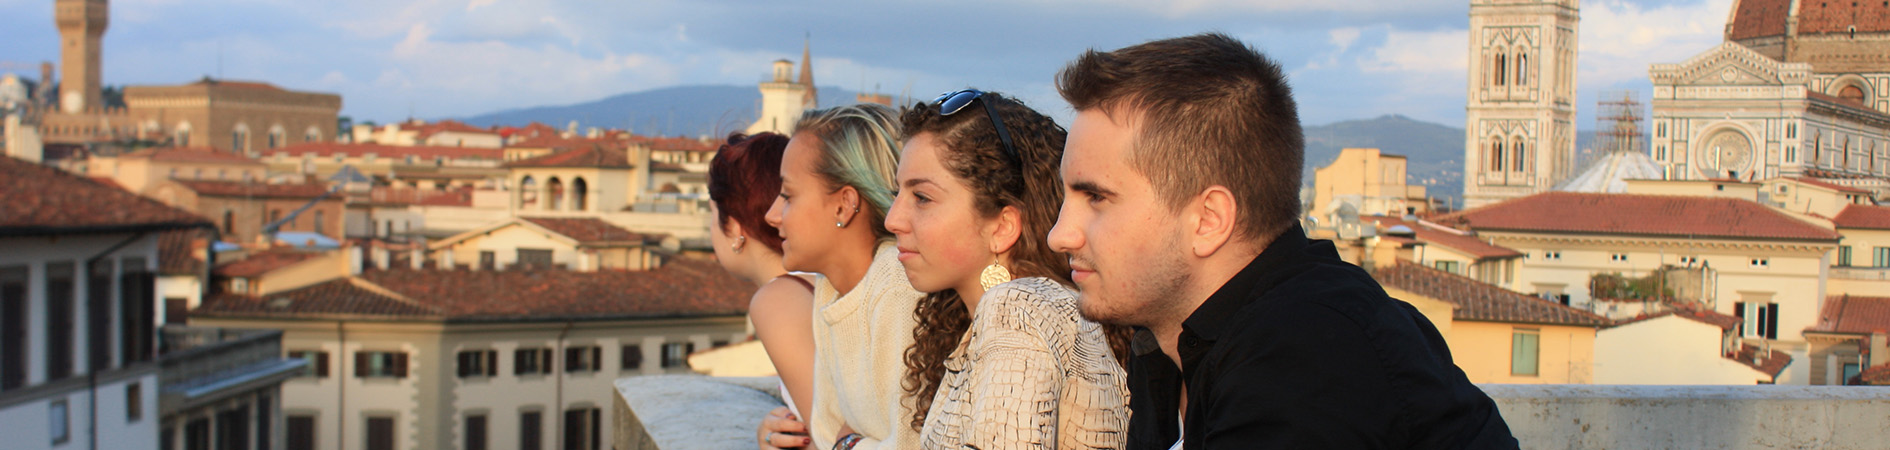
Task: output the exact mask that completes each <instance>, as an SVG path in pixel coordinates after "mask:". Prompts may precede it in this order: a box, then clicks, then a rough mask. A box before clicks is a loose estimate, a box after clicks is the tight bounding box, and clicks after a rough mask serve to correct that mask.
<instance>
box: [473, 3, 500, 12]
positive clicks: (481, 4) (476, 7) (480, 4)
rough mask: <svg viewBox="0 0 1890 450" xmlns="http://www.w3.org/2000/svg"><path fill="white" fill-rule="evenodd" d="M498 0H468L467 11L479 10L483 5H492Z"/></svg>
mask: <svg viewBox="0 0 1890 450" xmlns="http://www.w3.org/2000/svg"><path fill="white" fill-rule="evenodd" d="M498 1H499V0H472V1H469V2H466V12H473V11H474V10H478V9H479V7H481V6H491V5H492V4H493V3H496V2H498Z"/></svg>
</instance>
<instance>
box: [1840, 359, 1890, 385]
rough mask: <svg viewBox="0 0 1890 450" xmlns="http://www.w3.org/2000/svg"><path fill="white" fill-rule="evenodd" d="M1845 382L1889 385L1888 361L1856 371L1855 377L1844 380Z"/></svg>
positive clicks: (1889, 369)
mask: <svg viewBox="0 0 1890 450" xmlns="http://www.w3.org/2000/svg"><path fill="white" fill-rule="evenodd" d="M1845 383H1846V384H1862V385H1870V386H1890V363H1883V364H1878V365H1875V366H1871V367H1870V368H1868V369H1864V370H1863V371H1862V372H1858V373H1857V378H1852V379H1850V380H1845Z"/></svg>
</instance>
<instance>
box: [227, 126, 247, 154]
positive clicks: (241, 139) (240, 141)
mask: <svg viewBox="0 0 1890 450" xmlns="http://www.w3.org/2000/svg"><path fill="white" fill-rule="evenodd" d="M230 149H231V150H235V151H239V152H240V151H244V150H249V130H242V129H239V130H236V131H232V132H230Z"/></svg>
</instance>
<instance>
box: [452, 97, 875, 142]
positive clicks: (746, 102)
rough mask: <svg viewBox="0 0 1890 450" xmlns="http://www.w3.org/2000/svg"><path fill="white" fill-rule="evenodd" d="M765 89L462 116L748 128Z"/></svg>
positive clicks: (478, 122) (835, 100)
mask: <svg viewBox="0 0 1890 450" xmlns="http://www.w3.org/2000/svg"><path fill="white" fill-rule="evenodd" d="M855 95H856V94H855V93H854V92H853V91H848V90H844V89H840V88H837V87H830V86H822V87H821V88H820V104H821V105H843V104H852V103H854V97H855ZM760 103H761V92H760V91H758V90H756V89H755V87H754V86H677V87H669V88H662V89H651V90H648V91H641V92H632V93H627V94H619V95H613V96H610V97H605V98H602V99H598V100H595V101H589V102H584V103H577V104H571V105H563V106H539V107H531V108H519V109H509V110H504V111H497V112H491V113H486V114H480V115H476V116H470V117H464V118H460V119H459V120H461V121H464V122H466V123H469V124H472V125H474V126H482V127H483V126H492V125H524V124H527V123H531V122H541V123H544V124H547V125H551V126H553V127H558V128H564V127H565V125H567V124H569V123H570V122H571V121H573V120H575V121H577V122H578V126H579V127H583V128H589V127H602V128H630V129H632V130H634V131H635V132H636V133H639V134H657V135H666V136H677V135H682V136H716V135H722V134H727V133H728V132H731V131H740V130H742V129H745V128H748V124H750V123H753V122H754V121H755V115H756V114H755V112H756V110H757V109H758V107H759V106H760Z"/></svg>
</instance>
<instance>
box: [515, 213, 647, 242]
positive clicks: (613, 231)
mask: <svg viewBox="0 0 1890 450" xmlns="http://www.w3.org/2000/svg"><path fill="white" fill-rule="evenodd" d="M519 219H520V220H524V221H526V222H531V223H532V224H534V225H538V226H541V227H545V229H547V230H551V231H552V232H554V233H558V234H562V235H565V236H567V237H570V238H571V239H575V240H577V241H578V245H586V246H598V245H610V244H618V245H623V244H629V245H640V244H643V243H644V241H645V240H646V239H645V236H644V235H642V234H638V233H636V232H633V231H630V230H626V229H623V228H622V227H618V226H616V225H611V224H610V222H605V221H603V220H599V219H592V218H550V217H521V218H519Z"/></svg>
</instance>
